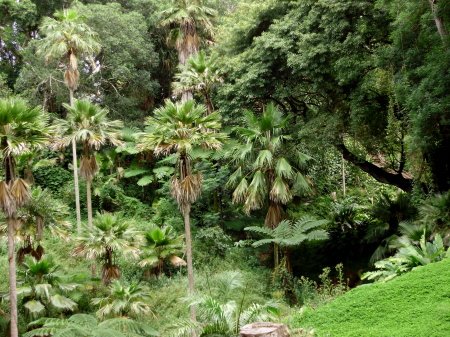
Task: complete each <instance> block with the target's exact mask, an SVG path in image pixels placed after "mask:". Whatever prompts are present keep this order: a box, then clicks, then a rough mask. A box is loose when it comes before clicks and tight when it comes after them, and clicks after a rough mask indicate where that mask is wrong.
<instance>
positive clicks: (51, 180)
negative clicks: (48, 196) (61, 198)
mask: <svg viewBox="0 0 450 337" xmlns="http://www.w3.org/2000/svg"><path fill="white" fill-rule="evenodd" d="M33 176H34V180H35V182H36V184H38V185H39V186H41V187H42V188H43V189H45V188H49V189H50V190H51V191H52V192H53V193H56V194H59V193H60V191H61V189H62V187H64V186H65V185H66V184H67V182H69V181H71V180H73V174H72V172H70V171H68V170H66V169H63V168H62V167H60V166H55V167H49V166H45V167H40V168H38V169H36V170H34V171H33Z"/></svg>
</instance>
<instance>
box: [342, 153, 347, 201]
mask: <svg viewBox="0 0 450 337" xmlns="http://www.w3.org/2000/svg"><path fill="white" fill-rule="evenodd" d="M341 160H342V195H343V197H344V199H345V194H346V190H345V189H346V186H345V185H346V184H345V159H344V155H342V158H341Z"/></svg>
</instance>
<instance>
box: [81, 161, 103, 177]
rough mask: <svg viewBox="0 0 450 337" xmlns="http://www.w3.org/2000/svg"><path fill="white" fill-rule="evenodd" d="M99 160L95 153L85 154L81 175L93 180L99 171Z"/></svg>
mask: <svg viewBox="0 0 450 337" xmlns="http://www.w3.org/2000/svg"><path fill="white" fill-rule="evenodd" d="M98 170H99V167H98V162H97V158H96V157H95V155H90V156H87V157H85V156H83V157H82V158H81V162H80V176H81V177H82V178H83V179H84V180H87V181H91V180H92V178H93V177H94V176H95V174H96V173H97V172H98Z"/></svg>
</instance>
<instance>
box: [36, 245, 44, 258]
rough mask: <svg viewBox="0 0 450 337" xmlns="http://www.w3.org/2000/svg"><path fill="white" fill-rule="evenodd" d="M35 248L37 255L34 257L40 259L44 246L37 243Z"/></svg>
mask: <svg viewBox="0 0 450 337" xmlns="http://www.w3.org/2000/svg"><path fill="white" fill-rule="evenodd" d="M35 250H36V254H37V255H38V258H36V259H37V260H40V259H41V257H42V255H44V253H45V251H44V248H43V247H42V246H41V245H38V246H37V247H36V249H35Z"/></svg>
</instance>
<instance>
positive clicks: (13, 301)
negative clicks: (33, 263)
mask: <svg viewBox="0 0 450 337" xmlns="http://www.w3.org/2000/svg"><path fill="white" fill-rule="evenodd" d="M14 231H15V219H14V218H13V217H10V218H8V260H9V296H10V307H11V314H10V315H11V337H18V336H19V332H18V328H17V286H16V255H15V254H14V250H15V242H14Z"/></svg>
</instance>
